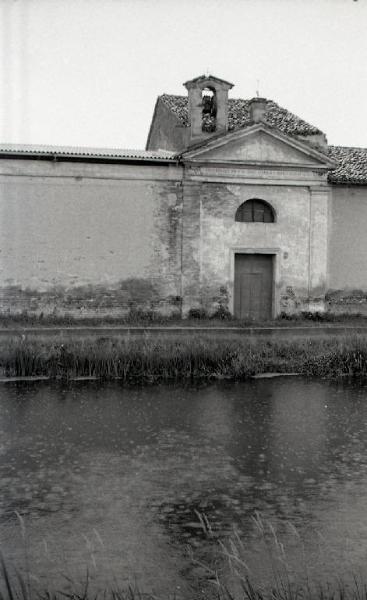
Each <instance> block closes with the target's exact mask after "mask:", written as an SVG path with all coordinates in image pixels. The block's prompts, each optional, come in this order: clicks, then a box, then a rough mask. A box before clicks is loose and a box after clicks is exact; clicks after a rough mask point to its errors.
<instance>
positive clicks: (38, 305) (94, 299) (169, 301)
mask: <svg viewBox="0 0 367 600" xmlns="http://www.w3.org/2000/svg"><path fill="white" fill-rule="evenodd" d="M0 307H1V308H0V310H1V312H2V313H3V314H4V313H7V314H19V313H22V312H28V313H30V314H34V315H37V316H39V315H41V314H44V315H50V314H57V315H63V314H66V313H67V314H69V315H72V316H75V317H77V316H107V315H108V316H109V315H113V316H121V317H126V316H131V315H132V314H135V313H149V312H157V313H159V314H162V315H167V316H168V315H172V314H175V315H178V316H179V315H180V314H181V297H180V296H175V295H168V296H167V295H164V293H163V291H162V290H161V289H160V287H159V286H158V285H157V284H155V283H154V282H152V281H149V280H147V279H140V278H129V279H124V280H121V281H119V282H117V283H116V284H114V285H110V286H105V285H102V284H97V285H93V284H87V285H79V286H73V287H66V286H61V285H57V286H53V287H52V288H49V289H48V290H45V291H40V290H35V289H30V288H25V289H22V287H21V286H17V285H11V286H6V287H3V288H1V289H0Z"/></svg>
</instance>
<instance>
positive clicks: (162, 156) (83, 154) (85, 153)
mask: <svg viewBox="0 0 367 600" xmlns="http://www.w3.org/2000/svg"><path fill="white" fill-rule="evenodd" d="M1 154H6V155H8V154H14V155H33V156H54V157H55V158H56V157H58V156H61V157H62V156H65V157H70V158H72V157H80V158H96V159H103V158H106V159H110V160H113V159H116V160H118V159H120V160H121V159H127V160H167V161H169V160H174V159H175V156H176V155H175V153H174V152H169V151H167V150H129V149H122V148H87V147H83V146H80V147H79V146H46V145H38V144H36V145H34V144H4V143H3V144H0V155H1Z"/></svg>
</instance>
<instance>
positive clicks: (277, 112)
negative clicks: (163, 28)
mask: <svg viewBox="0 0 367 600" xmlns="http://www.w3.org/2000/svg"><path fill="white" fill-rule="evenodd" d="M160 97H161V99H162V100H163V102H164V103H165V104H166V105H167V106H168V107H169V108H170V109H171V110H172V112H173V113H174V114H175V115H176V116H177V117H178V118H179V120H180V122H181V124H182V125H183V126H185V127H187V126H188V125H189V113H188V98H187V96H173V95H170V94H163V95H162V96H160ZM265 122H266V123H267V124H268V125H270V126H272V127H276V128H277V129H280V131H283V133H286V134H287V135H315V134H320V133H322V131H320V129H318V128H317V127H314V126H313V125H310V124H309V123H306V121H304V120H303V119H300V118H299V117H297V116H296V115H294V114H293V113H291V112H289V110H286V109H285V108H282V107H281V106H279V105H278V104H277V103H276V102H273V101H272V100H267V101H266V117H265ZM250 123H251V120H250V100H242V99H241V98H237V99H234V98H229V99H228V129H229V130H230V131H231V130H234V129H239V128H240V127H244V126H246V125H249V124H250Z"/></svg>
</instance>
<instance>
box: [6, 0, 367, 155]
mask: <svg viewBox="0 0 367 600" xmlns="http://www.w3.org/2000/svg"><path fill="white" fill-rule="evenodd" d="M0 18H1V24H0V33H1V46H2V48H1V53H2V54H1V59H0V100H1V113H0V142H13V143H15V142H16V143H31V144H38V143H39V144H41V143H43V144H53V145H78V146H101V147H103V146H105V147H120V148H143V147H144V146H145V142H146V138H147V134H148V130H149V125H150V120H151V117H152V114H153V109H154V104H155V101H156V97H157V96H158V95H159V94H161V93H163V92H167V93H173V94H186V90H185V88H183V87H182V83H183V82H184V81H186V80H188V79H192V78H193V77H196V76H198V75H200V74H202V73H204V72H205V71H206V70H207V69H209V71H210V72H211V73H212V74H214V75H216V76H218V77H222V78H223V79H226V80H228V81H231V82H232V83H234V84H235V87H234V88H233V89H232V90H231V92H230V94H231V96H232V97H234V98H235V97H243V98H251V97H253V96H254V95H255V93H256V88H257V80H259V82H260V83H259V91H260V95H262V96H265V97H267V98H271V99H273V100H275V101H276V102H278V103H279V104H280V105H281V106H284V107H286V108H288V109H289V110H291V111H292V112H294V113H296V114H297V115H299V116H300V117H302V118H304V119H305V120H307V121H309V122H310V123H312V124H314V125H317V126H318V127H319V128H320V129H322V130H323V131H324V132H326V134H327V137H328V141H329V143H331V144H340V145H346V146H365V147H367V66H366V65H367V0H0Z"/></svg>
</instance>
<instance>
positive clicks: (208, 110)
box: [201, 87, 217, 133]
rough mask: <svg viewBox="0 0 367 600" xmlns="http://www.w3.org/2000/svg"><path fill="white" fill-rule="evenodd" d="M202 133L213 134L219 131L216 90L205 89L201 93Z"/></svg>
mask: <svg viewBox="0 0 367 600" xmlns="http://www.w3.org/2000/svg"><path fill="white" fill-rule="evenodd" d="M201 105H202V113H201V114H202V123H201V129H202V131H206V132H209V133H211V132H212V131H215V130H216V129H217V95H216V91H215V89H214V88H210V87H207V88H204V89H203V91H202V92H201Z"/></svg>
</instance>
